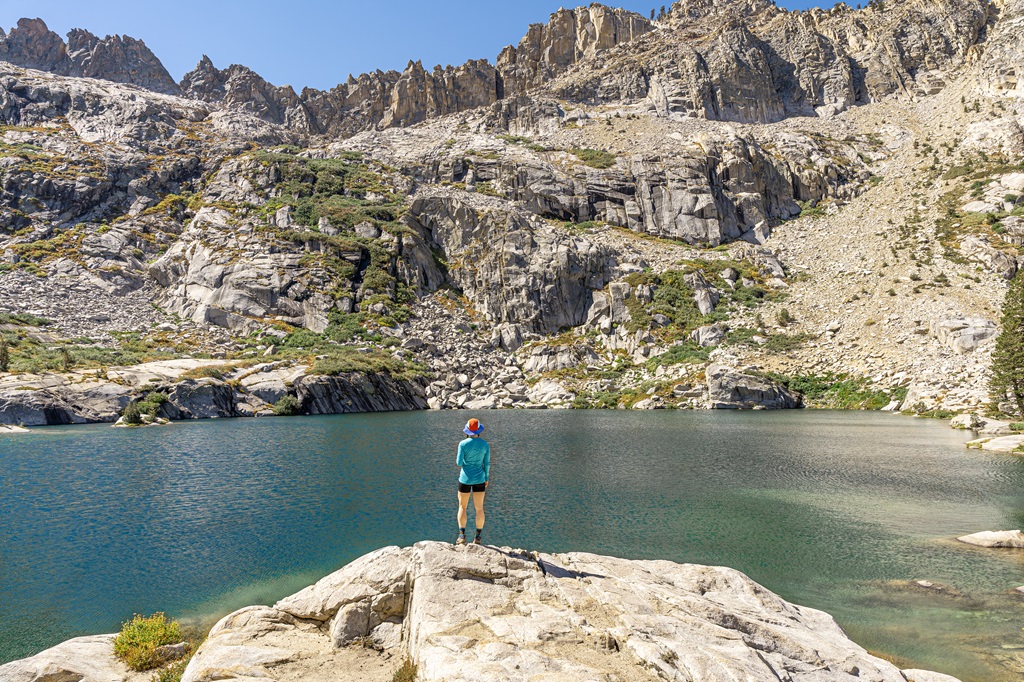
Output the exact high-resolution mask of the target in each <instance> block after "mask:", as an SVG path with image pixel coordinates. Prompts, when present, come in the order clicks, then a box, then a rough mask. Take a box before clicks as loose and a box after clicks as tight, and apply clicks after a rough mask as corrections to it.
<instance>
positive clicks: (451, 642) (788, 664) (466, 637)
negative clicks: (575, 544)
mask: <svg viewBox="0 0 1024 682" xmlns="http://www.w3.org/2000/svg"><path fill="white" fill-rule="evenodd" d="M111 637H112V636H104V637H89V638H82V639H79V640H72V641H71V642H65V643H64V644H62V645H60V646H58V647H55V648H53V649H50V650H47V651H44V652H43V653H41V654H39V655H37V656H35V657H33V658H29V659H25V660H22V661H15V662H13V663H8V664H6V665H4V666H0V679H2V680H4V681H5V682H44V681H49V680H58V679H59V680H65V679H66V680H72V679H73V680H81V682H100V681H102V682H115V681H122V680H131V679H133V678H132V677H131V676H130V674H129V673H128V672H127V671H126V670H125V669H124V668H123V667H122V666H121V664H120V663H119V662H117V661H116V660H115V659H114V657H113V655H112V646H111ZM407 660H409V661H411V662H412V663H414V664H415V665H416V668H417V679H418V680H421V681H424V682H426V681H428V680H446V681H447V682H463V681H467V682H468V681H469V680H472V681H473V682H481V681H484V682H487V681H492V680H493V681H497V680H503V681H504V680H551V681H554V680H558V681H559V682H564V681H572V680H580V681H584V680H587V681H590V680H604V681H608V682H611V681H613V680H617V681H620V682H627V681H628V682H634V681H637V682H638V681H640V680H690V681H691V682H702V681H707V682H710V681H712V680H714V681H718V680H746V681H750V682H753V681H755V680H765V681H768V680H773V681H777V680H789V681H792V682H811V681H822V682H824V681H826V680H828V681H840V680H851V681H853V680H857V681H858V682H889V681H891V682H908V681H911V680H913V681H914V682H955V679H954V678H952V677H949V676H947V675H942V674H938V673H932V672H926V671H919V670H900V669H899V668H898V667H896V666H895V665H893V664H892V663H889V662H887V661H885V660H882V659H880V658H877V657H875V656H872V655H871V654H869V653H868V652H867V651H865V650H864V649H862V648H861V647H859V646H858V645H857V644H855V643H854V642H852V641H851V640H850V639H849V638H848V637H847V636H846V634H845V633H844V632H843V631H842V629H841V628H840V627H839V626H838V625H837V624H836V623H835V621H834V620H833V619H832V617H831V616H829V615H828V614H827V613H824V612H822V611H818V610H815V609H811V608H807V607H803V606H797V605H795V604H791V603H789V602H787V601H785V600H783V599H782V598H780V597H779V596H778V595H776V594H774V593H772V592H771V591H769V590H767V589H765V588H764V587H762V586H760V585H758V584H757V583H755V582H754V581H752V580H751V579H750V578H748V577H747V576H745V575H743V574H742V573H740V572H738V571H735V570H732V569H729V568H722V567H711V566H699V565H693V564H676V563H672V562H669V561H633V560H627V559H618V558H614V557H606V556H597V555H594V554H584V553H577V552H573V553H568V554H544V553H537V552H528V551H524V550H519V549H509V548H498V547H490V546H476V545H469V546H466V547H456V546H453V545H450V544H447V543H442V542H420V543H417V544H416V545H414V546H412V547H404V548H400V547H385V548H383V549H380V550H377V551H375V552H372V553H370V554H367V555H366V556H364V557H362V558H360V559H357V560H356V561H354V562H352V563H351V564H349V565H348V566H345V567H344V568H342V569H341V570H339V571H337V572H335V573H333V574H331V575H329V576H327V577H325V578H323V579H322V580H320V581H319V582H317V583H316V584H315V585H311V586H310V587H307V588H305V589H304V590H302V591H300V592H298V593H296V594H294V595H292V596H290V597H286V598H285V599H283V600H281V601H279V602H278V603H277V604H275V605H274V606H272V607H271V606H249V607H246V608H243V609H240V610H238V611H235V612H234V613H232V614H230V615H228V616H226V617H224V618H223V619H221V620H220V622H218V623H217V624H216V625H215V626H214V627H213V630H212V631H211V632H210V634H209V637H208V638H207V640H206V641H205V642H204V643H203V644H202V645H201V646H200V647H199V649H198V651H197V652H196V654H195V655H194V657H193V658H192V660H191V662H190V663H189V665H188V667H187V668H186V670H185V673H184V676H183V677H182V681H183V682H213V681H214V680H229V679H235V680H257V679H258V680H266V681H269V680H281V681H284V680H356V679H359V680H371V681H372V680H378V679H379V680H381V681H382V682H384V681H387V680H391V679H392V676H393V675H394V672H395V670H397V669H398V667H399V666H400V665H401V664H403V663H404V662H406V661H407Z"/></svg>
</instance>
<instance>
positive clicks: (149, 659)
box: [114, 613, 182, 672]
mask: <svg viewBox="0 0 1024 682" xmlns="http://www.w3.org/2000/svg"><path fill="white" fill-rule="evenodd" d="M181 641H182V636H181V626H180V625H179V624H178V623H177V622H176V621H173V620H168V619H167V616H165V615H164V614H163V613H154V614H153V615H152V616H149V617H148V618H147V617H146V616H140V615H138V614H136V615H135V617H134V618H132V619H131V620H130V621H128V622H126V623H125V624H124V625H123V626H122V627H121V632H120V633H119V634H118V635H117V637H116V638H115V639H114V655H115V656H117V657H118V658H120V659H121V660H122V661H124V662H125V664H126V665H127V666H128V667H129V668H131V669H132V670H136V671H138V672H142V671H144V670H151V669H153V668H156V667H159V666H160V665H162V664H163V663H164V661H163V660H161V658H160V656H158V655H157V653H156V650H157V648H158V647H162V646H166V645H168V644H178V643H180V642H181Z"/></svg>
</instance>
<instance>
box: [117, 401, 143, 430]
mask: <svg viewBox="0 0 1024 682" xmlns="http://www.w3.org/2000/svg"><path fill="white" fill-rule="evenodd" d="M121 417H122V418H123V419H124V423H125V424H129V425H131V426H138V425H139V424H141V423H142V412H141V411H140V410H139V404H138V403H137V402H135V401H134V400H133V401H131V402H130V403H128V405H127V407H125V408H124V411H123V412H122V413H121Z"/></svg>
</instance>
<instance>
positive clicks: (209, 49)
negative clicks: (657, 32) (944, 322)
mask: <svg viewBox="0 0 1024 682" xmlns="http://www.w3.org/2000/svg"><path fill="white" fill-rule="evenodd" d="M561 2H565V0H561ZM584 4H589V0H576V2H568V3H566V4H565V6H566V7H575V6H577V5H584ZM605 4H607V5H610V6H615V5H618V6H620V7H625V8H627V9H630V10H633V11H636V12H640V13H641V14H644V15H645V16H646V15H648V14H649V13H650V11H651V8H653V7H659V8H660V7H661V2H658V3H657V4H654V3H653V2H652V0H620V1H619V2H612V1H611V0H608V1H606V2H605ZM665 4H670V3H667V2H666V3H665ZM778 4H779V5H781V6H783V7H787V8H789V9H806V8H808V7H812V6H828V7H830V6H832V5H833V4H835V2H834V1H833V0H824V1H818V2H815V1H813V0H778ZM560 6H561V4H560V0H508V1H502V2H493V1H491V2H487V0H475V1H472V0H446V1H445V2H430V1H429V0H387V1H386V2H381V1H380V0H360V1H353V0H335V1H334V2H325V1H322V2H314V1H312V0H274V1H273V2H271V1H269V0H248V1H239V0H204V1H199V0H174V1H173V2H152V1H151V0H0V26H3V28H4V30H5V31H6V30H9V29H10V28H11V27H12V26H14V25H15V24H16V23H17V21H18V19H19V18H21V17H32V18H34V17H39V18H41V19H43V20H44V21H45V22H46V23H47V25H48V26H49V27H50V29H51V30H53V31H56V32H57V33H59V34H60V35H61V36H65V35H66V34H67V32H68V31H69V30H70V29H72V28H84V29H88V30H89V31H92V32H93V33H95V34H97V35H99V36H101V37H102V36H105V35H108V34H126V35H130V36H132V37H135V38H139V39H141V40H143V41H145V43H146V45H148V46H149V48H150V49H151V50H153V52H154V53H155V54H156V56H157V57H159V58H160V60H161V61H162V62H163V64H164V66H165V67H167V70H168V71H170V72H171V75H172V76H173V77H174V78H175V80H180V79H181V77H182V75H184V73H185V72H187V71H190V70H191V69H192V68H194V67H195V65H196V63H197V62H198V61H199V59H200V57H201V56H202V55H203V54H204V53H205V54H207V55H209V56H210V58H211V59H212V60H213V63H214V64H215V65H216V66H217V67H219V68H224V67H226V66H228V65H229V64H244V65H246V66H248V67H250V68H252V69H253V70H254V71H256V72H257V73H259V74H260V75H261V76H263V77H264V78H266V79H267V80H268V81H270V82H271V83H274V84H277V85H285V84H287V85H292V86H294V87H295V89H296V90H301V88H302V87H303V86H311V87H315V88H320V89H327V88H330V87H333V86H335V85H337V84H338V83H340V82H342V81H344V80H345V79H346V78H347V77H348V74H349V73H352V74H356V75H358V74H360V73H363V72H366V71H373V70H375V69H381V70H383V71H387V70H388V69H395V70H398V71H401V70H402V69H404V68H405V66H406V64H407V63H408V62H409V60H410V59H412V60H417V59H419V60H422V61H423V65H424V66H425V67H426V68H428V69H430V68H432V67H433V66H434V65H435V64H441V65H442V66H444V65H446V64H461V63H463V62H465V61H466V60H467V59H481V58H485V59H488V60H490V61H491V62H492V63H493V62H494V60H495V58H496V57H497V56H498V53H499V52H500V51H501V49H502V48H503V47H504V46H505V45H514V44H517V43H518V42H519V39H520V38H522V36H523V34H524V33H525V32H526V28H527V26H528V25H529V24H531V23H537V22H546V21H547V19H548V15H549V14H551V12H554V11H555V10H557V9H558V8H559V7H560Z"/></svg>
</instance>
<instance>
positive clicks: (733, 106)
mask: <svg viewBox="0 0 1024 682" xmlns="http://www.w3.org/2000/svg"><path fill="white" fill-rule="evenodd" d="M988 20H989V3H988V2H987V0H950V1H945V0H943V1H941V2H939V1H935V0H911V1H910V2H900V3H893V4H885V5H882V3H879V7H878V8H868V9H865V10H858V11H854V10H851V9H850V8H849V7H848V6H846V5H844V4H839V5H836V6H835V7H834V8H832V9H831V10H828V11H824V10H818V9H814V10H810V11H808V12H788V11H786V10H783V9H780V8H778V7H776V6H775V5H774V4H773V3H770V2H767V1H766V0H749V1H742V2H728V3H720V2H711V1H709V0H684V2H679V3H676V4H675V5H674V6H673V9H672V12H671V13H670V14H669V16H668V18H667V19H666V20H665V21H663V22H659V30H658V31H656V32H654V33H652V34H649V35H646V36H643V37H642V38H641V39H639V40H634V41H632V42H630V43H628V44H627V45H626V46H624V47H623V49H622V50H618V51H614V52H609V53H607V54H605V55H604V56H603V57H602V58H598V59H596V60H595V61H596V66H597V68H587V69H586V70H582V69H581V70H579V71H578V72H576V73H570V74H569V75H567V76H566V77H565V78H563V79H560V80H558V81H556V82H555V83H553V84H552V85H551V88H552V90H553V92H555V93H556V94H558V95H559V96H562V97H567V98H573V99H584V100H590V101H615V100H626V101H639V100H645V99H646V100H647V101H648V103H649V105H650V106H651V107H652V108H653V109H654V110H655V111H656V112H657V113H658V114H659V115H662V116H667V117H687V116H695V117H698V118H708V119H713V120H722V121H739V122H769V121H777V120H781V119H783V118H785V117H788V116H815V115H824V116H827V115H833V114H835V113H838V112H840V111H843V110H845V109H847V108H848V107H850V106H853V105H854V104H863V103H867V102H874V101H878V100H880V99H882V98H884V97H886V96H889V95H892V94H898V95H902V96H913V95H920V94H925V93H934V92H935V91H936V90H937V89H938V88H941V87H942V85H943V84H944V83H945V78H946V77H947V72H948V71H949V70H951V69H956V68H957V67H958V66H959V65H960V64H961V63H962V61H963V60H964V59H965V58H966V56H967V54H968V52H969V51H970V50H971V48H972V47H974V46H975V45H976V44H977V43H978V42H979V41H980V40H981V39H982V37H983V34H984V30H985V26H986V24H987V22H988Z"/></svg>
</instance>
